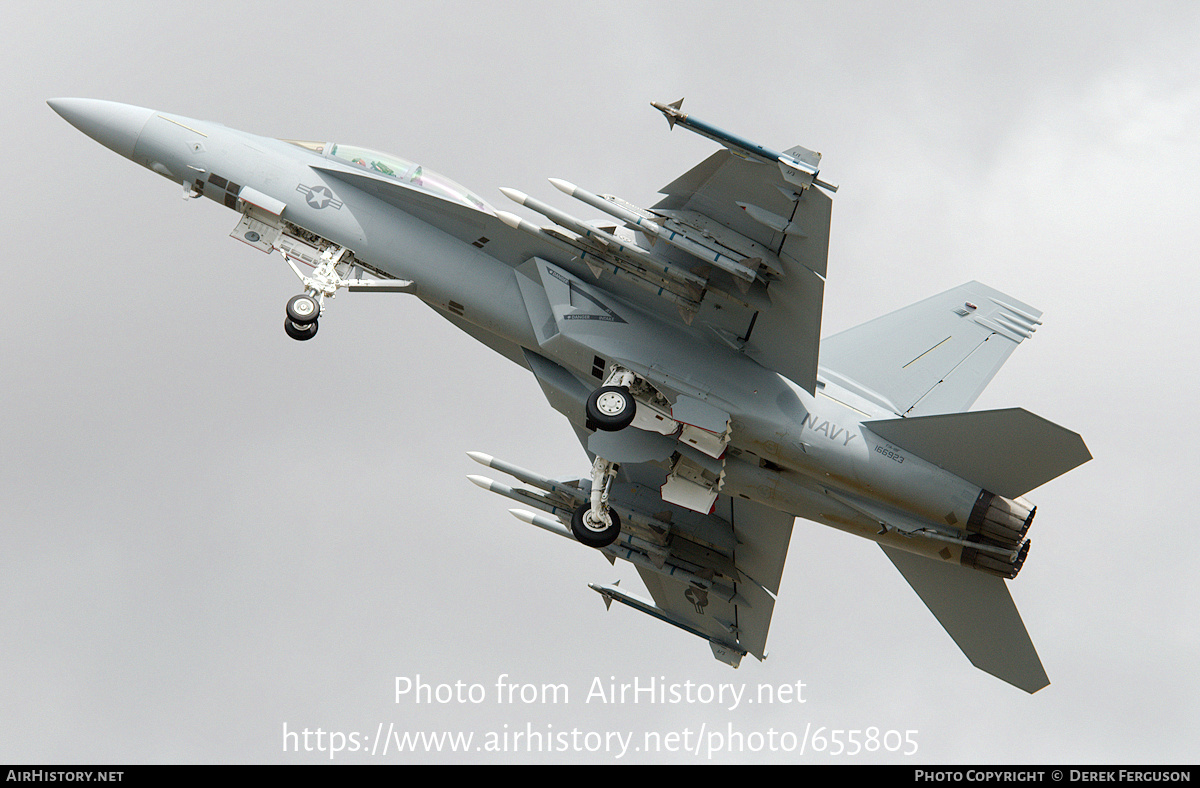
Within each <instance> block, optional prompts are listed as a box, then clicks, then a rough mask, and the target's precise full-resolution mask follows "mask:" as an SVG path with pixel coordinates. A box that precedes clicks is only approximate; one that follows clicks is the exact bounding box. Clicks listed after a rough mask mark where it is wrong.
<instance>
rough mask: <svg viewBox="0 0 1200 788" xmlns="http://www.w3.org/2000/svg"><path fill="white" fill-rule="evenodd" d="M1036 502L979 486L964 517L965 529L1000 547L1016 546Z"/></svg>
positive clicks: (1034, 510)
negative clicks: (966, 518)
mask: <svg viewBox="0 0 1200 788" xmlns="http://www.w3.org/2000/svg"><path fill="white" fill-rule="evenodd" d="M1036 511H1037V507H1036V506H1030V505H1029V502H1028V501H1026V500H1025V499H1024V498H1017V499H1016V500H1012V499H1009V498H1005V497H1003V496H1001V495H996V494H995V493H991V492H988V491H987V490H981V491H980V493H979V497H978V498H977V499H976V500H975V508H974V509H972V511H971V517H970V519H968V520H967V530H968V531H969V532H971V533H973V534H979V535H980V536H982V537H983V538H984V539H985V540H987V541H989V542H991V543H993V544H996V545H998V546H1000V547H1008V548H1012V549H1014V550H1015V549H1016V548H1017V547H1019V546H1020V545H1021V541H1022V540H1023V539H1024V538H1025V534H1027V533H1029V526H1030V525H1031V524H1032V523H1033V515H1034V513H1035V512H1036Z"/></svg>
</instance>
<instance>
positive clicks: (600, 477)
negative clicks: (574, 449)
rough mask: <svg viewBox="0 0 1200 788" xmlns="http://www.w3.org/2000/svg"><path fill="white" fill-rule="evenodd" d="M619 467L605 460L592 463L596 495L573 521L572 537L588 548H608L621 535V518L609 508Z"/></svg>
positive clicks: (594, 493) (576, 514)
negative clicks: (609, 497)
mask: <svg viewBox="0 0 1200 788" xmlns="http://www.w3.org/2000/svg"><path fill="white" fill-rule="evenodd" d="M616 476H617V466H616V464H615V463H611V462H609V461H608V460H606V459H604V458H603V457H597V458H596V461H595V462H593V463H592V495H591V500H590V501H589V502H588V503H585V504H583V505H581V506H580V507H579V508H578V509H576V510H575V514H574V515H572V517H571V533H572V534H574V536H575V539H576V540H577V541H579V542H580V543H581V544H585V545H587V546H588V547H597V548H599V547H608V546H609V545H610V544H612V543H613V542H615V541H617V537H618V536H620V535H621V518H620V517H617V513H616V512H614V511H613V510H612V507H610V506H609V505H608V490H609V487H610V486H611V485H612V480H613V479H615V478H616Z"/></svg>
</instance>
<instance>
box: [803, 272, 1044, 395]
mask: <svg viewBox="0 0 1200 788" xmlns="http://www.w3.org/2000/svg"><path fill="white" fill-rule="evenodd" d="M1041 316H1042V313H1041V312H1040V311H1039V310H1037V309H1034V308H1033V307H1031V306H1029V305H1028V304H1023V303H1021V302H1020V301H1018V300H1016V299H1015V298H1011V297H1009V296H1006V295H1005V294H1004V293H1001V292H1000V291H998V290H993V289H992V288H990V287H988V286H987V285H984V284H980V283H979V282H969V283H967V284H965V285H960V286H959V287H956V288H954V289H953V290H947V291H946V292H944V293H941V294H939V295H935V296H933V297H931V298H926V299H925V300H924V301H918V302H917V303H915V304H912V305H910V306H906V307H904V308H903V309H899V310H897V311H895V312H892V313H891V314H888V315H884V316H883V317H879V318H876V319H874V320H871V321H869V322H867V323H863V324H862V325H860V326H857V327H855V328H851V329H849V330H847V331H843V332H841V333H840V334H834V335H833V336H831V337H828V338H826V339H824V340H822V341H821V350H820V366H821V374H822V375H824V376H825V377H826V378H828V379H829V380H830V381H832V382H833V383H836V384H837V385H839V386H843V387H846V388H849V389H850V390H852V391H855V392H857V393H859V394H861V395H862V396H864V397H866V398H867V399H870V400H873V401H875V402H877V403H879V404H880V405H883V406H885V407H888V408H890V409H891V410H892V411H893V412H894V413H896V414H897V415H900V416H924V415H929V414H934V413H957V412H959V411H964V410H966V409H967V408H969V407H971V404H972V403H973V402H975V400H976V399H977V398H978V397H979V394H980V393H981V392H982V391H983V389H984V388H985V387H986V386H987V384H988V383H989V382H990V381H991V379H992V377H994V376H995V374H996V372H997V371H998V370H999V369H1000V367H1001V366H1002V365H1003V364H1004V362H1005V361H1007V360H1008V357H1009V356H1010V355H1011V354H1012V352H1013V350H1015V349H1016V347H1017V345H1019V344H1020V343H1021V342H1022V341H1023V340H1024V339H1026V338H1028V337H1030V336H1032V335H1033V332H1034V331H1035V330H1036V329H1037V326H1038V325H1040V323H1041V321H1040V319H1039V318H1040V317H1041Z"/></svg>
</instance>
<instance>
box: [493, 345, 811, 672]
mask: <svg viewBox="0 0 1200 788" xmlns="http://www.w3.org/2000/svg"><path fill="white" fill-rule="evenodd" d="M525 362H526V366H528V367H529V369H530V370H531V371H532V372H533V373H534V375H535V377H536V378H537V381H538V383H539V385H540V386H541V387H542V391H543V393H544V394H545V395H546V398H547V400H549V402H550V404H551V406H553V407H554V408H555V410H558V411H559V412H560V413H562V414H563V415H565V416H566V417H567V418H568V420H569V421H570V422H571V425H572V427H573V428H574V429H575V431H576V434H577V435H578V436H579V439H580V441H581V442H582V443H583V446H584V448H585V450H587V449H588V447H589V446H590V445H591V446H595V445H596V441H598V440H603V441H609V442H611V443H612V444H613V446H612V447H611V448H613V449H614V451H613V452H612V453H613V454H614V455H615V454H618V453H619V452H618V451H616V449H617V448H618V442H621V441H625V444H624V445H623V446H622V449H623V450H624V451H625V455H624V456H626V457H633V456H634V455H637V456H639V457H641V456H644V457H646V458H648V459H646V460H644V461H639V460H637V459H629V460H623V461H622V462H621V466H620V472H619V474H618V476H617V479H616V481H615V483H614V484H613V485H612V488H611V490H610V493H609V503H610V505H611V507H612V508H613V510H614V511H615V512H616V513H617V515H618V516H619V517H620V518H621V525H622V531H621V536H620V538H619V539H618V541H617V542H616V543H614V544H612V545H609V546H608V547H605V548H602V549H601V552H602V554H603V555H604V556H605V557H606V558H608V559H609V560H610V561H615V560H616V559H618V558H620V559H622V560H626V561H629V562H630V563H632V564H633V565H634V566H635V567H636V569H637V571H638V574H639V575H640V576H641V578H642V580H643V582H644V583H645V585H646V588H647V590H648V591H649V592H650V595H651V597H652V598H653V604H649V603H647V602H645V600H637V599H636V598H634V597H630V596H629V595H627V594H625V593H624V592H623V591H621V590H620V589H617V588H605V587H596V586H593V588H595V590H596V591H598V592H600V593H601V594H602V595H603V596H604V597H605V600H606V602H611V601H613V600H614V599H615V600H617V601H621V602H623V603H625V604H627V605H629V606H631V607H634V608H635V609H639V610H641V611H642V612H645V613H648V614H650V615H652V616H655V617H656V618H659V619H661V620H663V621H666V622H668V623H671V624H674V625H675V626H677V627H679V628H681V629H684V630H686V631H688V632H691V633H692V634H695V635H698V636H700V637H703V638H705V639H707V640H709V641H710V642H711V643H712V646H713V653H714V655H716V656H717V658H718V659H720V660H722V661H724V662H727V663H729V664H731V665H733V666H735V667H736V666H737V664H738V662H739V660H740V657H741V655H742V654H747V653H748V654H752V655H754V656H755V657H757V658H758V659H762V658H764V657H765V656H766V642H767V632H768V629H769V627H770V623H771V616H772V613H773V612H774V608H775V595H776V594H777V593H778V592H779V583H780V579H781V577H782V575H783V566H784V561H785V560H786V558H787V549H788V543H789V541H790V539H791V533H792V523H793V522H794V519H795V518H794V517H793V516H792V515H790V514H787V513H785V512H780V511H776V510H774V509H770V508H768V507H765V506H762V505H761V504H757V503H754V502H752V501H747V500H743V499H733V498H730V497H729V496H727V495H718V496H717V499H716V501H715V504H714V506H713V509H712V511H711V512H709V513H708V514H701V513H698V512H695V511H691V510H688V509H685V508H683V507H681V506H676V505H674V504H672V503H668V502H666V501H664V500H663V498H662V493H661V488H662V487H663V485H664V483H665V481H666V478H667V473H668V471H667V469H666V468H664V467H663V466H662V464H661V463H660V462H659V460H658V457H660V456H661V455H662V451H667V454H668V456H669V454H670V450H671V446H673V445H674V439H673V438H672V439H670V440H668V439H667V438H666V436H662V435H657V436H656V435H654V434H652V433H648V432H645V431H642V430H637V429H627V430H623V431H621V432H618V433H602V432H597V433H589V432H588V431H587V430H586V429H585V428H584V421H585V418H586V415H585V408H584V402H585V400H586V399H587V397H588V395H589V394H590V393H591V385H590V383H587V382H585V381H582V380H580V379H579V378H578V377H576V376H575V375H574V374H572V373H571V372H569V371H568V370H567V369H565V368H564V367H562V366H560V365H558V364H556V363H554V362H553V361H550V360H549V359H547V358H545V357H543V356H540V355H538V354H536V353H532V352H530V351H525ZM655 437H657V438H662V439H663V440H664V441H667V442H666V443H665V444H661V445H657V444H656V443H655V442H654V440H653V439H654V438H655ZM664 446H665V448H663V447H664ZM588 456H589V458H594V455H593V454H592V452H591V451H588ZM472 457H473V458H474V459H476V460H478V461H480V462H482V463H483V464H485V465H488V466H489V467H492V468H496V469H497V470H501V471H503V472H505V473H508V474H509V475H511V476H514V477H515V478H517V479H519V480H520V481H522V482H525V483H526V484H529V485H531V486H532V487H533V488H534V489H533V490H518V489H513V488H510V487H507V486H506V485H503V484H499V483H497V482H493V481H491V480H483V479H475V480H474V481H476V483H477V484H480V486H483V487H485V488H486V489H488V490H490V491H492V492H496V493H499V494H501V495H505V496H506V497H509V498H512V499H513V500H516V501H518V502H520V503H523V504H526V505H528V506H532V507H533V508H536V509H540V510H541V511H542V512H545V513H546V514H548V515H550V516H551V517H553V518H555V519H553V520H551V519H550V518H545V517H544V516H542V515H538V514H534V513H529V512H524V513H522V514H521V515H519V516H520V517H521V519H523V520H525V521H526V522H530V523H532V524H534V525H538V526H539V527H542V528H544V529H545V530H549V531H552V532H554V533H557V534H559V535H560V536H564V537H567V538H572V539H573V536H572V535H571V530H570V520H571V516H572V514H573V513H574V511H575V509H576V508H577V507H578V506H580V505H582V504H583V503H584V502H586V501H587V500H588V495H589V493H590V490H591V481H590V480H589V479H566V480H563V479H550V478H547V477H542V476H539V475H538V474H536V473H533V472H531V471H526V470H524V469H521V468H517V467H516V466H513V465H509V464H508V463H504V462H502V461H499V460H496V459H495V458H492V457H487V456H486V455H472Z"/></svg>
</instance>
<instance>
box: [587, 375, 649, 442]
mask: <svg viewBox="0 0 1200 788" xmlns="http://www.w3.org/2000/svg"><path fill="white" fill-rule="evenodd" d="M636 412H637V404H636V403H635V402H634V399H633V395H631V394H630V393H629V389H627V388H625V387H624V386H601V387H600V388H598V389H596V390H595V391H593V392H592V395H591V396H590V397H588V401H587V417H588V421H589V422H590V423H591V424H592V425H593V426H594V427H595V428H596V429H598V430H604V431H605V432H619V431H620V430H623V429H625V428H626V427H628V426H629V425H630V424H632V423H633V416H634V414H635V413H636Z"/></svg>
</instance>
